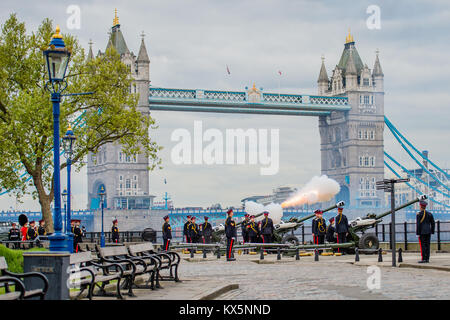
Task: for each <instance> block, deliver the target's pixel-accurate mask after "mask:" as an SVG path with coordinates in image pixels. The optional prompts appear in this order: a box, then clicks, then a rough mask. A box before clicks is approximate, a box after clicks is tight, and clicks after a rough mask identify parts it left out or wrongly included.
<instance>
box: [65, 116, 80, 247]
mask: <svg viewBox="0 0 450 320" xmlns="http://www.w3.org/2000/svg"><path fill="white" fill-rule="evenodd" d="M76 139H77V137H75V135H74V134H73V131H72V127H71V126H70V124H69V127H68V128H67V132H66V134H65V135H64V137H63V138H62V140H63V147H64V156H65V157H66V159H67V211H66V221H67V222H70V219H71V216H72V207H71V195H72V193H71V180H70V174H71V169H72V156H73V144H74V142H75V140H76ZM66 234H67V235H68V236H69V240H68V241H69V242H71V243H72V248H73V233H72V229H71V228H70V224H68V223H67V224H66Z"/></svg>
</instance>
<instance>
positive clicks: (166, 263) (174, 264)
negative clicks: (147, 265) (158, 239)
mask: <svg viewBox="0 0 450 320" xmlns="http://www.w3.org/2000/svg"><path fill="white" fill-rule="evenodd" d="M128 250H129V252H130V255H131V256H133V257H140V258H143V257H153V258H156V259H157V260H158V263H159V266H158V268H157V275H156V283H157V285H158V284H159V280H173V281H175V282H179V281H180V279H179V278H178V266H179V264H180V255H179V254H178V253H176V252H173V251H163V252H156V251H155V248H154V247H153V244H152V243H151V242H144V243H140V244H135V245H131V246H129V247H128ZM164 269H167V270H168V271H169V275H168V276H162V275H161V273H160V271H161V270H164Z"/></svg>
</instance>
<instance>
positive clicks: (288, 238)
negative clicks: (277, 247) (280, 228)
mask: <svg viewBox="0 0 450 320" xmlns="http://www.w3.org/2000/svg"><path fill="white" fill-rule="evenodd" d="M281 243H288V244H292V245H294V246H298V244H299V241H298V238H297V237H296V236H293V235H292V234H289V235H287V236H285V237H284V238H283V239H282V240H281Z"/></svg>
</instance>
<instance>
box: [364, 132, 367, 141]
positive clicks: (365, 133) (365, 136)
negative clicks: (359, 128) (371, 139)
mask: <svg viewBox="0 0 450 320" xmlns="http://www.w3.org/2000/svg"><path fill="white" fill-rule="evenodd" d="M367 139H368V136H367V130H364V140H367Z"/></svg>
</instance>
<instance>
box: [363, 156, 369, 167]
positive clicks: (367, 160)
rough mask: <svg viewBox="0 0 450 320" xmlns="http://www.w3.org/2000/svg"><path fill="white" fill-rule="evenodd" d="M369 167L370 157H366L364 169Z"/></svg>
mask: <svg viewBox="0 0 450 320" xmlns="http://www.w3.org/2000/svg"><path fill="white" fill-rule="evenodd" d="M368 166H369V157H368V156H365V157H364V167H368Z"/></svg>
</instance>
